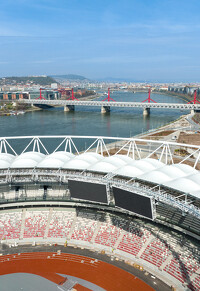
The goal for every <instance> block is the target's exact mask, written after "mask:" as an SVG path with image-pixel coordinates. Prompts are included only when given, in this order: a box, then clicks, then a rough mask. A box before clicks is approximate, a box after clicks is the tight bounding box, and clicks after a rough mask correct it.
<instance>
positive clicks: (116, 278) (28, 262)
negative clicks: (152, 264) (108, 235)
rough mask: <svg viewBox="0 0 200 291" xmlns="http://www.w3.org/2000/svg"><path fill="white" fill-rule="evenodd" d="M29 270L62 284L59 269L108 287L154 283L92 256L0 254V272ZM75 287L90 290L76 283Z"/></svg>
mask: <svg viewBox="0 0 200 291" xmlns="http://www.w3.org/2000/svg"><path fill="white" fill-rule="evenodd" d="M12 273H30V274H35V275H39V276H41V277H43V278H46V279H48V280H50V281H52V282H54V283H56V284H60V285H62V282H64V278H63V277H62V276H60V275H58V274H57V273H60V274H66V275H70V276H74V277H78V278H81V279H83V280H86V281H88V282H91V283H93V284H96V285H97V286H100V287H102V288H104V289H106V290H108V291H112V290H113V291H116V290H120V291H125V290H126V291H127V290H140V291H152V290H154V289H153V288H152V287H150V286H148V285H147V284H146V283H144V282H143V281H141V280H140V279H138V278H137V277H135V276H134V275H132V274H130V273H128V272H126V271H124V270H122V269H120V268H118V267H116V266H113V265H111V264H108V263H105V262H102V261H99V260H95V259H92V258H88V257H84V256H79V255H74V254H66V253H61V254H60V255H59V254H57V253H50V252H36V253H21V254H12V255H6V256H1V257H0V275H6V274H12ZM75 288H76V290H80V291H81V290H88V289H87V288H85V287H83V286H80V285H76V286H75Z"/></svg>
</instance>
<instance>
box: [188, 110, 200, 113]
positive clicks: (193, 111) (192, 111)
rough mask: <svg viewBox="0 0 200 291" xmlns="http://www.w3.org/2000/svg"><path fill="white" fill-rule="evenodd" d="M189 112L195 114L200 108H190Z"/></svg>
mask: <svg viewBox="0 0 200 291" xmlns="http://www.w3.org/2000/svg"><path fill="white" fill-rule="evenodd" d="M190 112H191V114H195V113H200V110H198V109H191V111H190Z"/></svg>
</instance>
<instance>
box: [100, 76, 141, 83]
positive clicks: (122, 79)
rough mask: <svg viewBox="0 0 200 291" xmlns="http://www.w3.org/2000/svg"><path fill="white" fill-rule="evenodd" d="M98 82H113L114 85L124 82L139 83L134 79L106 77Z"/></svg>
mask: <svg viewBox="0 0 200 291" xmlns="http://www.w3.org/2000/svg"><path fill="white" fill-rule="evenodd" d="M97 81H100V82H111V83H112V82H113V83H118V82H119V83H122V82H138V81H136V80H134V79H132V78H115V77H105V78H100V79H97Z"/></svg>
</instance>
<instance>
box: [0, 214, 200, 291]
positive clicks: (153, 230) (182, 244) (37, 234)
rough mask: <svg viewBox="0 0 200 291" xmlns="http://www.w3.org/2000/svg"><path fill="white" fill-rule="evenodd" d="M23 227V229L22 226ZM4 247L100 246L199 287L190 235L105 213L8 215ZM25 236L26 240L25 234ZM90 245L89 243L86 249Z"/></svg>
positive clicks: (1, 220)
mask: <svg viewBox="0 0 200 291" xmlns="http://www.w3.org/2000/svg"><path fill="white" fill-rule="evenodd" d="M23 220H24V222H23ZM23 225H24V226H23ZM0 226H1V227H0V239H1V242H2V243H5V242H7V243H12V242H13V240H15V241H17V242H18V243H23V239H25V241H26V242H27V239H29V241H30V243H31V242H33V241H35V242H37V241H38V242H39V243H41V242H42V241H41V239H42V240H45V242H48V241H56V239H57V238H60V239H62V242H63V243H65V242H66V241H67V243H69V244H76V242H78V244H79V245H81V244H82V243H83V246H84V247H87V243H88V248H89V247H90V246H91V245H90V244H91V242H93V241H94V242H95V244H94V246H95V245H96V246H101V248H103V249H104V250H105V251H106V250H109V249H110V248H112V253H115V252H116V254H118V255H122V257H127V258H129V259H130V255H131V258H135V259H136V260H137V261H138V262H139V263H140V264H141V265H144V266H145V265H146V264H147V266H148V264H150V265H151V266H154V269H155V268H156V269H155V270H157V272H158V273H159V272H160V273H161V274H166V276H167V277H168V278H170V280H171V281H174V282H178V284H182V286H188V288H189V289H190V290H195V291H196V290H199V286H200V275H199V271H200V247H199V245H198V243H197V242H196V241H195V240H194V241H192V240H191V239H189V238H187V237H186V236H185V235H183V234H181V233H179V232H175V231H173V232H172V231H171V230H170V229H168V228H167V227H164V226H159V225H157V224H154V223H150V222H147V223H145V221H143V220H142V219H139V218H136V217H135V218H132V219H129V218H128V217H125V216H120V215H114V214H109V213H104V212H103V211H98V212H95V211H92V210H90V211H86V210H78V209H77V210H75V209H73V208H66V209H64V208H50V209H46V208H45V209H44V208H41V209H39V208H37V209H33V210H32V209H28V208H27V209H26V210H25V209H22V210H19V211H16V210H15V211H11V210H10V211H7V212H6V211H3V213H1V214H0ZM21 232H23V235H20V233H21ZM85 243H86V244H85Z"/></svg>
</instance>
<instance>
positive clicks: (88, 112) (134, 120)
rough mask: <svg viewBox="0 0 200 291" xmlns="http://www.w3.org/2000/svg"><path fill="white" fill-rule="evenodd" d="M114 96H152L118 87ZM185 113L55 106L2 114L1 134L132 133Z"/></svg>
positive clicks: (157, 96)
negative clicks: (147, 112)
mask: <svg viewBox="0 0 200 291" xmlns="http://www.w3.org/2000/svg"><path fill="white" fill-rule="evenodd" d="M111 97H112V98H113V99H115V100H116V101H138V102H140V101H143V100H144V99H146V98H147V97H148V93H131V92H123V91H121V92H120V91H117V92H114V93H112V94H111ZM104 98H105V97H104ZM151 98H152V99H154V100H155V101H156V102H168V103H183V102H184V101H183V100H181V99H178V98H176V97H171V96H168V95H162V94H153V93H152V94H151ZM101 99H103V98H101ZM101 99H100V100H101ZM182 114H183V112H180V110H163V109H151V114H150V116H148V117H143V111H142V109H140V108H111V112H110V113H106V114H102V113H101V112H100V108H98V107H90V108H86V107H81V106H76V108H75V111H74V112H64V111H63V108H53V109H50V110H43V111H34V112H29V113H26V114H24V115H18V116H1V117H0V136H1V137H2V136H18V135H24V136H25V135H98V136H116V137H130V136H134V135H137V134H139V133H142V132H145V131H147V130H149V129H154V128H158V127H160V126H163V125H165V124H167V123H169V122H171V121H173V120H175V119H177V118H178V117H179V116H181V115H182ZM79 143H81V141H80V142H79ZM78 146H80V148H79V149H81V150H83V149H84V147H85V146H86V145H85V144H79V145H78ZM87 146H88V145H87Z"/></svg>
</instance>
